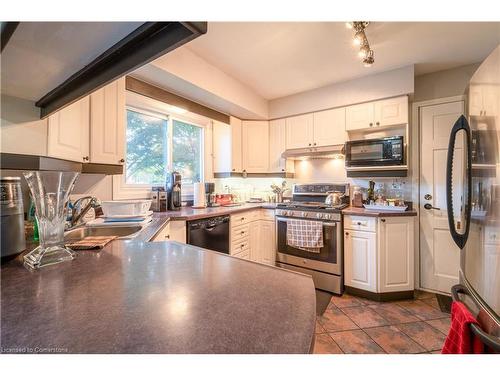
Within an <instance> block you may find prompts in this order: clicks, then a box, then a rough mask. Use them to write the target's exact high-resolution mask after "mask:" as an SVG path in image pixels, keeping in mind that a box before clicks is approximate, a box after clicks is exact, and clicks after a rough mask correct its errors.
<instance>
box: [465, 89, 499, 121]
mask: <svg viewBox="0 0 500 375" xmlns="http://www.w3.org/2000/svg"><path fill="white" fill-rule="evenodd" d="M469 90H470V92H469V115H471V116H496V115H497V113H498V101H499V98H498V97H497V95H496V90H495V88H493V87H489V86H487V85H471V86H470V88H469Z"/></svg>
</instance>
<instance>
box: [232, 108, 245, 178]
mask: <svg viewBox="0 0 500 375" xmlns="http://www.w3.org/2000/svg"><path fill="white" fill-rule="evenodd" d="M229 121H230V124H231V172H241V170H242V169H243V167H242V160H241V156H242V155H241V146H242V145H241V128H242V125H241V120H240V119H239V118H236V117H231V118H230V120H229Z"/></svg>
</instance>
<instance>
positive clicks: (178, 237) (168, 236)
mask: <svg viewBox="0 0 500 375" xmlns="http://www.w3.org/2000/svg"><path fill="white" fill-rule="evenodd" d="M151 241H153V242H159V241H177V242H180V243H186V222H185V221H182V220H179V221H170V222H168V223H167V225H165V226H164V227H163V228H162V229H161V230H160V231H159V232H158V233H156V235H155V236H154V237H153V239H152V240H151Z"/></svg>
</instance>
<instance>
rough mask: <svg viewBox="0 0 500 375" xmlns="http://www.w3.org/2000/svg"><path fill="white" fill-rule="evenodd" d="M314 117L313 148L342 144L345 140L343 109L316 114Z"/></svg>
mask: <svg viewBox="0 0 500 375" xmlns="http://www.w3.org/2000/svg"><path fill="white" fill-rule="evenodd" d="M313 117H314V142H313V145H314V146H331V145H340V144H344V143H345V141H346V140H347V132H346V130H345V108H336V109H330V110H328V111H321V112H316V113H314V114H313Z"/></svg>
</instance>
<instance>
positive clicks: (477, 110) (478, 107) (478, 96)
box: [469, 85, 483, 116]
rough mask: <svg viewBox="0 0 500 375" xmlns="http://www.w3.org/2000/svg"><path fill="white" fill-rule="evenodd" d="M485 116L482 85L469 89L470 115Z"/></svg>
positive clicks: (472, 86)
mask: <svg viewBox="0 0 500 375" xmlns="http://www.w3.org/2000/svg"><path fill="white" fill-rule="evenodd" d="M482 114H483V92H482V90H481V86H480V85H471V86H470V87H469V115H471V116H481V115H482Z"/></svg>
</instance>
